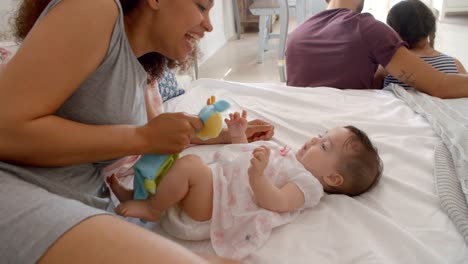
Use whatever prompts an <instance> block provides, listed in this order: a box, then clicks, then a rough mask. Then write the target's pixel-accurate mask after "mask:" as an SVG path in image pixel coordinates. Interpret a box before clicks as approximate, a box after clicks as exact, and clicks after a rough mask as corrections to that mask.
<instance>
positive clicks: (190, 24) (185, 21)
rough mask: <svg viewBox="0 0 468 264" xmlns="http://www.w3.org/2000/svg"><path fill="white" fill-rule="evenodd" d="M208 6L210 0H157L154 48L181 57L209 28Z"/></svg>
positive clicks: (170, 56) (211, 28)
mask: <svg viewBox="0 0 468 264" xmlns="http://www.w3.org/2000/svg"><path fill="white" fill-rule="evenodd" d="M154 1H155V0H154ZM212 7H213V0H158V8H159V9H158V10H157V12H156V16H155V17H156V19H155V23H157V24H158V26H156V27H154V31H153V33H154V35H153V36H154V41H155V42H156V43H155V45H157V47H158V48H157V51H158V52H159V53H161V54H163V55H165V56H166V57H169V58H171V59H174V60H178V61H184V60H185V59H186V58H187V56H188V55H189V54H190V53H191V51H192V50H193V49H194V45H196V44H197V42H198V41H199V40H200V39H201V38H203V36H204V34H205V32H211V31H212V30H213V26H212V25H211V21H210V18H209V12H210V10H211V8H212Z"/></svg>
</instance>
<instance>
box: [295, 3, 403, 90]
mask: <svg viewBox="0 0 468 264" xmlns="http://www.w3.org/2000/svg"><path fill="white" fill-rule="evenodd" d="M288 38H289V39H288V43H287V47H286V73H287V84H288V85H291V86H299V87H307V86H308V87H314V86H330V87H336V88H341V89H371V88H372V81H373V78H374V74H375V71H376V70H377V67H378V65H379V64H380V65H382V66H384V67H386V66H387V64H388V63H389V62H390V60H391V58H392V57H393V55H394V54H395V52H396V50H397V49H398V48H399V47H401V46H402V45H405V42H404V41H402V40H401V39H400V37H399V36H398V34H397V33H396V32H395V31H393V29H392V28H390V27H389V26H387V25H385V24H384V23H382V22H380V21H377V20H375V18H374V17H373V16H372V15H371V14H368V13H363V14H360V13H356V12H354V11H352V10H350V9H344V8H340V9H332V10H325V11H323V12H320V13H318V14H317V15H315V16H313V17H311V18H310V19H308V20H307V21H305V22H304V23H303V24H301V25H300V26H298V27H297V28H296V30H294V31H293V32H292V33H291V34H290V35H289V37H288Z"/></svg>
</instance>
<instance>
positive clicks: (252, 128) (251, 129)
mask: <svg viewBox="0 0 468 264" xmlns="http://www.w3.org/2000/svg"><path fill="white" fill-rule="evenodd" d="M274 134H275V127H274V126H273V125H271V124H270V123H268V122H265V121H263V120H260V119H255V120H251V121H249V122H247V130H246V131H245V135H246V136H247V141H248V142H253V141H259V140H270V139H271V138H272V137H273V135H274ZM191 143H192V144H197V145H210V144H230V143H232V142H231V136H230V135H229V131H228V130H227V129H226V128H223V130H222V131H221V133H220V134H219V136H218V137H217V138H212V139H208V140H201V139H199V138H198V137H197V136H193V137H192V139H191Z"/></svg>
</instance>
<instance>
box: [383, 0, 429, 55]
mask: <svg viewBox="0 0 468 264" xmlns="http://www.w3.org/2000/svg"><path fill="white" fill-rule="evenodd" d="M387 24H388V25H389V26H390V27H392V28H393V29H394V30H395V31H396V32H397V33H398V34H399V35H400V37H401V38H402V39H403V40H404V41H406V42H407V43H408V45H409V48H410V49H412V48H414V47H415V46H416V44H417V43H418V42H419V41H421V40H422V39H424V38H427V37H429V43H430V45H431V47H432V48H434V40H435V33H436V18H435V16H434V13H432V11H431V9H429V7H428V6H427V5H426V4H424V3H423V2H421V1H420V0H404V1H401V2H399V3H398V4H396V5H394V6H393V7H392V9H390V11H389V12H388V16H387Z"/></svg>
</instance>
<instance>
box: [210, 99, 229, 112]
mask: <svg viewBox="0 0 468 264" xmlns="http://www.w3.org/2000/svg"><path fill="white" fill-rule="evenodd" d="M229 107H231V105H230V104H229V103H228V102H227V101H224V100H219V101H217V102H215V103H214V108H215V110H216V111H217V112H223V111H225V110H226V109H228V108H229Z"/></svg>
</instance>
